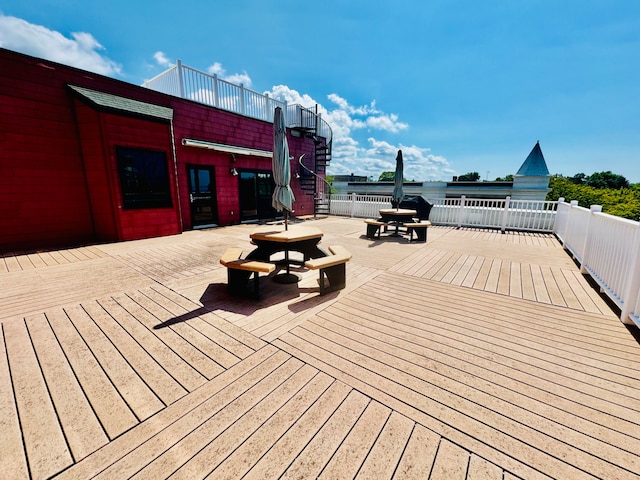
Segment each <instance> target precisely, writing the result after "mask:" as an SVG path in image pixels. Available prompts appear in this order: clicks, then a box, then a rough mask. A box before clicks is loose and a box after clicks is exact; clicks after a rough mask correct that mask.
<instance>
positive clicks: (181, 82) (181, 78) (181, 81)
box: [176, 59, 184, 98]
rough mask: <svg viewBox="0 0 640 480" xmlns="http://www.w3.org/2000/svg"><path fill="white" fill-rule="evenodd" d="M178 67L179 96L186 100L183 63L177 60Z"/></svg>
mask: <svg viewBox="0 0 640 480" xmlns="http://www.w3.org/2000/svg"><path fill="white" fill-rule="evenodd" d="M176 67H177V70H178V96H179V97H180V98H184V75H183V73H182V61H181V60H180V59H178V60H176Z"/></svg>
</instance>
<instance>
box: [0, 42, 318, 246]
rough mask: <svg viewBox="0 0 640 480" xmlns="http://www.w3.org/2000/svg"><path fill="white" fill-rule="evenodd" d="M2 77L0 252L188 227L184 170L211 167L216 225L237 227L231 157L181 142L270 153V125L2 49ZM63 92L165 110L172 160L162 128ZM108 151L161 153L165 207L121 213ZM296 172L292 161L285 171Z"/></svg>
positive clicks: (254, 164)
mask: <svg viewBox="0 0 640 480" xmlns="http://www.w3.org/2000/svg"><path fill="white" fill-rule="evenodd" d="M0 72H2V73H1V74H0V252H2V251H9V250H14V249H15V250H18V249H20V250H26V249H35V248H49V247H59V246H64V245H74V244H82V243H88V242H95V241H111V240H125V239H134V238H144V237H151V236H159V235H171V234H175V233H179V232H181V231H182V230H183V229H190V228H192V223H191V218H190V215H191V214H190V207H189V195H188V183H187V178H186V173H187V171H186V169H187V165H189V164H192V165H207V166H213V167H214V168H215V176H216V197H217V205H218V220H219V224H221V225H227V224H231V223H237V222H238V221H239V208H240V201H239V182H238V177H234V176H232V175H230V173H229V169H230V168H231V166H232V164H231V158H230V155H229V154H225V153H220V152H213V151H210V150H202V149H198V148H193V147H184V146H182V144H181V141H182V139H184V138H191V139H196V140H204V141H209V142H215V143H222V144H227V145H234V146H241V147H247V148H254V149H260V150H271V149H272V147H273V146H272V142H273V127H272V124H271V123H270V122H263V121H260V120H255V119H250V118H247V117H243V116H241V115H237V114H233V113H230V112H226V111H222V110H218V109H215V108H212V107H207V106H205V105H201V104H198V103H195V102H190V101H188V100H183V99H179V98H176V97H172V96H168V95H164V94H161V93H158V92H154V91H151V90H148V89H145V88H142V87H138V86H136V85H132V84H128V83H124V82H121V81H119V80H114V79H111V78H107V77H102V76H100V75H97V74H93V73H89V72H85V71H82V70H78V69H75V68H71V67H67V66H63V65H59V64H56V63H53V62H49V61H45V60H41V59H37V58H33V57H28V56H25V55H21V54H18V53H15V52H11V51H8V50H4V49H0ZM67 85H77V86H81V87H85V88H89V89H92V90H97V91H100V92H105V93H110V94H113V95H118V96H122V97H125V98H131V99H135V100H138V101H142V102H147V103H151V104H154V105H160V106H164V107H169V108H172V109H173V111H174V116H173V134H174V138H175V159H174V156H173V148H172V144H171V139H172V135H171V126H170V125H169V124H168V123H162V122H158V121H155V120H149V119H141V118H132V117H131V116H127V115H124V114H121V113H117V112H111V113H107V112H105V111H101V110H100V109H97V108H96V107H95V106H92V105H87V104H85V103H82V102H81V101H80V100H78V99H75V98H74V96H73V94H72V93H71V92H70V90H69V89H68V88H67ZM116 145H122V146H128V147H136V148H151V149H154V150H162V151H165V152H166V154H167V159H168V160H169V171H170V176H171V177H172V179H171V182H170V183H171V188H172V194H173V202H174V204H173V208H166V209H145V210H136V211H131V210H129V211H126V210H123V209H122V208H119V207H120V205H121V200H120V198H121V193H120V189H119V182H118V177H117V170H116V162H115V146H116ZM289 148H290V153H291V155H293V156H294V157H295V159H297V158H298V157H299V156H300V155H301V154H303V153H306V154H307V155H308V156H309V155H312V154H313V142H312V141H311V140H309V139H304V138H297V137H291V136H290V137H289ZM174 161H175V163H174ZM233 166H234V167H235V168H237V169H257V170H264V171H268V170H271V160H270V159H269V158H262V157H253V156H243V155H236V162H235V164H233ZM296 171H298V165H297V163H295V161H293V162H292V172H296ZM176 172H177V178H176V177H174V175H175V173H176ZM292 183H293V185H292V188H293V190H294V193H295V195H296V202H295V204H294V209H295V210H296V213H297V214H305V213H311V212H313V199H312V197H311V196H310V195H305V193H304V192H302V191H300V189H299V188H298V185H297V182H295V181H294V182H292ZM178 199H180V200H179V202H180V204H178Z"/></svg>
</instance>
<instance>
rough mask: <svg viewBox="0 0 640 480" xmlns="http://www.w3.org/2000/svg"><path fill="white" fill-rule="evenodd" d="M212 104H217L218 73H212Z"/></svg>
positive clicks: (215, 105)
mask: <svg viewBox="0 0 640 480" xmlns="http://www.w3.org/2000/svg"><path fill="white" fill-rule="evenodd" d="M213 106H214V107H217V106H218V74H217V73H214V74H213Z"/></svg>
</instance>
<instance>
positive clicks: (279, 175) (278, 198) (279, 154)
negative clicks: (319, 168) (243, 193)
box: [271, 107, 295, 230]
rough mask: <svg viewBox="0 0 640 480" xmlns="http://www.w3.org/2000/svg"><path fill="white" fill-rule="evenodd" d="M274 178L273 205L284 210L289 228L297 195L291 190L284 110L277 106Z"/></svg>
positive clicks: (273, 164) (279, 209)
mask: <svg viewBox="0 0 640 480" xmlns="http://www.w3.org/2000/svg"><path fill="white" fill-rule="evenodd" d="M271 168H272V170H273V180H274V182H275V184H276V188H275V190H274V191H273V197H272V200H271V205H272V206H273V208H275V209H276V211H278V212H282V211H283V210H284V228H285V230H288V228H289V225H288V217H289V212H291V211H292V210H293V202H294V201H295V196H294V195H293V191H292V190H291V185H290V183H291V164H290V163H289V144H288V143H287V131H286V128H285V124H284V112H283V111H282V108H281V107H276V109H275V112H274V116H273V162H272V167H271Z"/></svg>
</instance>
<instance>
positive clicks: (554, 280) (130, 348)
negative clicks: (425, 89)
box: [0, 217, 640, 480]
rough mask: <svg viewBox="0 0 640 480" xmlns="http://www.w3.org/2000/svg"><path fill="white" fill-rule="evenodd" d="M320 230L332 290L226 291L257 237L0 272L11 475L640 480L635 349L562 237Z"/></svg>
mask: <svg viewBox="0 0 640 480" xmlns="http://www.w3.org/2000/svg"><path fill="white" fill-rule="evenodd" d="M308 223H311V222H308ZM312 224H313V226H316V227H318V228H320V229H321V230H322V231H323V232H324V233H325V237H324V238H323V241H322V245H324V246H329V245H343V246H344V247H346V248H347V249H348V250H349V251H351V252H352V254H353V258H352V260H351V261H350V262H349V263H348V264H347V288H346V289H344V290H342V291H339V292H334V293H331V294H328V295H325V296H322V297H320V296H318V286H317V277H316V275H317V272H313V271H304V272H300V273H301V275H302V281H301V282H300V283H299V284H298V285H281V284H277V283H275V282H272V281H271V280H270V279H269V278H267V277H264V278H262V280H261V282H262V284H261V290H262V296H263V298H262V299H261V300H260V301H255V300H252V299H243V298H235V297H229V296H228V295H227V293H226V271H225V269H224V267H222V266H221V265H220V264H219V258H220V255H221V254H222V253H223V252H224V250H225V249H226V248H227V247H229V246H240V247H243V248H245V249H246V251H247V252H248V251H249V250H250V249H251V248H252V246H251V245H250V243H249V233H250V232H251V230H252V227H251V226H250V225H238V226H233V227H225V228H219V229H211V230H204V231H193V232H186V233H184V234H182V235H179V236H174V237H165V238H159V239H149V240H143V241H136V242H126V243H118V244H109V245H97V246H91V247H83V248H78V249H71V250H61V251H56V252H42V253H34V254H30V255H8V256H5V257H4V258H0V322H1V324H2V330H1V333H2V342H0V349H1V351H0V431H1V432H2V434H1V436H0V471H1V472H3V473H2V475H3V478H10V479H23V478H24V479H27V478H33V479H44V478H51V477H54V478H60V479H84V478H94V477H97V478H105V479H120V478H150V479H158V478H168V477H171V478H185V479H193V478H215V479H218V478H230V479H235V478H256V479H264V478H297V479H300V478H304V479H306V478H326V479H336V478H356V477H357V478H375V479H387V478H420V479H425V478H430V479H488V480H490V479H518V478H520V479H538V478H540V479H543V478H558V479H571V480H573V479H593V478H599V479H606V480H610V479H638V478H640V456H639V455H638V452H640V362H639V361H638V359H639V358H640V344H639V342H638V338H640V336H639V335H638V333H637V330H634V329H628V328H627V327H625V326H624V325H623V324H622V323H620V321H619V320H618V319H617V317H616V315H615V313H614V312H612V311H611V309H610V308H609V306H608V305H607V303H606V302H605V301H604V300H603V299H602V298H601V297H600V295H599V294H598V292H597V291H595V290H594V289H593V288H592V287H591V286H590V285H589V284H588V282H587V281H586V280H585V278H584V277H583V276H582V275H581V274H580V273H579V271H578V269H577V267H576V266H575V264H574V263H573V261H572V260H571V258H570V257H569V256H568V255H567V253H566V252H565V251H564V250H563V249H562V248H561V246H560V245H559V243H558V242H557V241H556V240H555V238H554V237H553V236H550V235H541V234H527V233H509V234H505V235H501V234H500V233H498V232H493V231H480V230H455V229H450V228H441V227H432V228H430V229H429V232H428V242H427V243H426V244H424V243H423V244H420V243H412V244H409V243H408V242H407V240H406V239H395V238H384V236H383V238H382V239H380V240H378V239H376V240H371V239H367V238H365V235H364V234H365V225H364V223H363V222H362V220H358V219H348V218H336V217H330V218H328V219H323V220H314V221H312ZM634 328H635V327H634Z"/></svg>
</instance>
